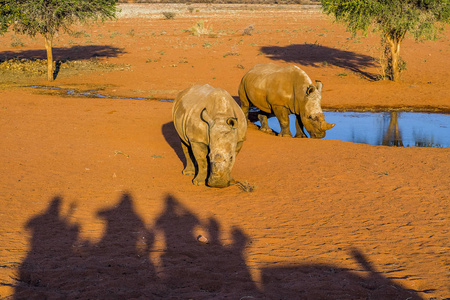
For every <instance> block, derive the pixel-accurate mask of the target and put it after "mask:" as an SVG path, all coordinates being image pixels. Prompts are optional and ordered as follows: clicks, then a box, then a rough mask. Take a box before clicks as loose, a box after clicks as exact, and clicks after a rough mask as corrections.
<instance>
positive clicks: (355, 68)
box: [261, 44, 378, 80]
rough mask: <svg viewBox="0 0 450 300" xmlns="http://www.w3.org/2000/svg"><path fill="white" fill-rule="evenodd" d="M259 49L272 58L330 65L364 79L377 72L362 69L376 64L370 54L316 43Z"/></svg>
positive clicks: (372, 77) (373, 75)
mask: <svg viewBox="0 0 450 300" xmlns="http://www.w3.org/2000/svg"><path fill="white" fill-rule="evenodd" d="M261 51H262V52H263V53H264V54H266V55H267V56H268V57H269V58H270V59H273V60H284V61H286V62H291V63H295V64H299V65H302V66H312V67H320V66H324V65H332V66H336V67H340V68H343V69H347V70H350V71H352V72H355V73H358V74H360V75H361V76H363V77H364V78H366V79H369V80H375V79H376V77H377V74H373V73H369V72H366V71H364V69H365V68H369V67H376V66H378V64H377V63H376V61H375V59H374V58H373V57H371V56H368V55H364V54H358V53H355V52H351V51H345V50H339V49H336V48H330V47H326V46H321V45H318V44H296V45H289V46H285V47H280V46H266V47H261Z"/></svg>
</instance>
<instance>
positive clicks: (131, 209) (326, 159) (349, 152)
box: [0, 4, 450, 299]
mask: <svg viewBox="0 0 450 300" xmlns="http://www.w3.org/2000/svg"><path fill="white" fill-rule="evenodd" d="M186 7H187V6H183V5H178V6H176V5H172V6H158V5H152V6H148V5H147V6H145V5H141V6H139V5H137V4H128V5H123V6H122V8H123V11H122V15H121V17H120V18H119V19H118V21H113V22H106V23H105V24H104V25H91V26H80V27H79V28H77V31H78V33H79V34H77V35H72V36H69V35H66V34H61V35H60V36H59V37H58V39H57V41H56V45H55V56H56V59H60V60H62V59H68V58H69V59H70V60H89V59H91V58H92V57H96V58H97V59H98V60H100V61H102V62H105V63H106V62H109V63H113V64H117V65H130V67H129V68H128V67H126V68H119V69H105V70H99V69H93V70H84V69H83V70H78V71H77V72H70V71H69V70H66V69H62V70H61V71H60V72H59V74H58V76H57V79H56V81H54V82H52V83H51V85H52V86H56V87H62V88H74V89H77V90H79V91H86V90H98V92H99V93H102V94H104V95H109V96H126V97H144V98H148V99H150V98H162V99H173V98H174V96H175V95H176V93H177V92H179V91H180V90H182V89H184V88H186V87H188V86H190V85H192V84H196V83H209V84H211V85H213V86H217V87H223V88H225V89H227V90H228V91H229V92H230V93H231V95H232V96H237V87H238V84H239V81H240V79H241V77H242V76H243V74H244V73H245V72H246V71H248V70H249V69H250V68H251V67H252V66H253V65H254V64H257V63H266V62H276V63H278V64H281V65H287V64H292V63H295V64H298V65H300V66H302V68H303V69H304V70H305V71H306V72H307V73H308V74H309V76H310V77H311V78H312V79H313V80H321V81H322V82H323V83H324V92H323V100H322V101H323V107H325V108H332V109H356V108H362V107H364V108H366V109H375V108H409V109H416V110H438V111H447V112H448V111H450V94H449V91H450V89H449V84H450V80H449V78H450V76H449V75H450V74H449V73H450V71H449V70H450V68H449V64H448V57H449V55H450V47H449V37H450V35H449V31H448V30H447V31H446V33H445V34H444V35H443V36H442V38H441V39H440V40H438V41H435V42H423V43H416V42H414V41H413V40H412V39H411V38H408V39H407V40H406V41H405V42H404V45H403V49H402V54H403V58H404V60H405V61H406V62H407V70H406V71H405V73H404V75H403V81H402V82H401V83H393V82H387V81H373V80H371V79H370V78H373V77H375V76H376V75H377V74H379V69H380V67H379V65H378V63H377V62H376V61H377V59H378V58H379V55H380V49H379V37H378V36H377V35H376V34H372V33H370V34H369V35H368V37H359V38H357V39H351V35H350V34H349V33H347V32H346V31H345V28H344V27H343V26H342V25H339V24H335V23H333V22H332V21H331V20H330V19H329V18H328V17H326V16H324V15H322V14H321V13H320V12H318V11H317V10H306V11H305V10H302V11H299V10H300V8H299V7H298V6H286V7H285V6H280V7H277V6H258V7H243V6H238V7H237V6H219V9H216V8H217V7H216V6H211V5H197V6H196V9H195V10H193V12H192V13H190V12H188V10H187V8H186ZM145 8H146V9H145ZM149 8H151V9H149ZM136 9H138V10H136ZM165 10H171V11H174V12H176V16H175V18H174V19H172V20H164V19H163V16H162V14H161V11H165ZM200 20H205V21H206V22H205V24H206V25H207V26H211V28H212V31H213V33H212V34H209V35H206V36H193V35H190V34H189V32H186V30H188V29H189V28H191V27H192V26H194V25H195V24H196V23H197V22H198V21H200ZM249 25H253V27H254V30H253V32H251V34H250V35H243V32H244V29H245V28H247V27H248V26H249ZM17 39H20V41H21V42H22V43H23V44H24V47H22V48H14V47H12V46H10V45H11V43H12V41H17ZM1 42H2V46H1V50H0V57H2V58H5V59H8V58H12V57H17V56H19V57H26V58H43V57H44V50H43V42H42V41H41V39H29V38H26V37H22V36H17V37H15V36H14V35H13V34H11V33H9V34H6V35H5V36H3V37H1ZM15 45H17V43H15ZM11 78H12V77H11ZM11 78H8V77H7V76H6V77H4V78H3V79H2V80H1V89H0V136H1V142H0V145H1V149H2V151H1V154H2V155H1V156H0V165H1V166H2V167H1V168H0V178H1V181H0V191H1V192H0V195H1V196H0V201H1V204H2V209H1V211H0V217H1V225H0V226H1V227H0V240H1V244H0V298H12V297H16V299H133V298H136V299H138V298H139V299H155V298H156V299H158V298H161V299H225V298H228V299H253V298H256V299H263V298H266V299H421V298H422V299H444V298H449V297H450V284H449V282H450V273H449V269H450V254H449V253H450V252H449V251H450V245H449V239H450V233H449V228H450V224H449V217H450V213H449V212H450V207H449V199H448V198H449V186H450V175H449V167H450V162H449V158H450V150H449V148H444V149H436V148H414V147H413V148H389V147H384V146H369V145H363V144H354V143H348V142H342V141H335V140H313V139H289V138H279V137H276V136H270V135H267V134H264V133H261V132H259V131H258V130H257V128H256V127H254V126H251V127H249V129H248V134H247V141H246V142H245V144H244V147H243V149H242V151H241V153H240V154H239V156H238V157H237V161H236V165H235V167H234V169H233V172H232V173H233V175H234V177H235V178H236V179H237V180H238V181H241V182H244V183H245V182H247V183H248V184H249V185H251V186H254V187H255V190H254V191H253V192H245V191H243V190H241V189H240V188H238V187H237V186H232V187H229V188H225V189H213V188H208V187H197V186H193V185H192V183H191V179H192V178H191V177H189V176H183V175H182V174H181V170H182V168H183V163H184V157H183V154H182V151H181V147H180V145H179V140H178V137H177V135H176V133H175V131H174V128H173V125H172V123H171V107H172V104H171V103H170V102H161V101H155V100H147V101H143V100H126V99H98V98H87V97H73V96H67V95H63V94H58V93H59V92H58V91H50V90H49V91H47V90H38V89H33V88H30V87H28V86H29V85H48V83H47V82H46V81H45V78H46V76H45V75H42V76H39V77H26V78H20V77H15V79H11ZM336 126H339V124H337V125H336ZM199 235H202V237H201V238H200V239H199V240H197V237H198V236H199ZM205 238H206V239H207V240H208V242H205ZM409 297H410V298H409Z"/></svg>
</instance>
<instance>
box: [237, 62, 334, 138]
mask: <svg viewBox="0 0 450 300" xmlns="http://www.w3.org/2000/svg"><path fill="white" fill-rule="evenodd" d="M321 92H322V83H321V82H320V81H318V82H317V87H315V86H314V85H312V82H311V79H310V78H309V77H308V75H306V73H305V72H304V71H303V70H302V69H300V68H299V67H297V66H294V65H291V66H288V67H281V66H277V65H275V64H261V65H256V66H254V67H253V68H252V69H251V70H250V71H248V72H247V74H245V75H244V77H243V78H242V80H241V84H240V86H239V98H240V99H241V107H242V110H243V111H244V114H245V116H246V117H247V118H248V109H249V106H250V103H252V104H253V105H254V106H256V107H257V108H259V109H260V113H259V115H258V119H259V120H260V122H261V127H260V130H261V131H264V132H267V133H273V132H272V130H271V129H270V128H269V124H268V122H267V114H270V113H272V112H273V113H274V114H275V116H276V117H277V119H278V121H279V122H280V126H281V132H280V135H281V136H290V137H292V134H291V130H290V129H289V115H290V114H295V115H296V117H297V122H296V129H297V133H296V135H295V137H306V135H305V132H304V131H303V127H305V129H306V130H307V131H308V132H309V134H310V136H311V137H312V138H323V137H325V131H326V130H328V129H331V128H333V126H334V124H330V123H327V122H326V121H325V117H324V115H323V112H322V108H321V106H320V100H321V97H322V96H321Z"/></svg>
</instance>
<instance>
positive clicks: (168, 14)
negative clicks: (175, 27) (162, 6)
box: [162, 11, 176, 20]
mask: <svg viewBox="0 0 450 300" xmlns="http://www.w3.org/2000/svg"><path fill="white" fill-rule="evenodd" d="M162 14H163V16H164V19H166V20H171V19H174V18H175V16H176V13H175V12H173V11H164V12H163V13H162Z"/></svg>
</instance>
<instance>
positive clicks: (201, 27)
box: [188, 20, 214, 36]
mask: <svg viewBox="0 0 450 300" xmlns="http://www.w3.org/2000/svg"><path fill="white" fill-rule="evenodd" d="M188 31H189V32H190V33H191V34H192V35H195V36H201V35H209V36H211V35H213V34H214V31H213V30H212V28H211V27H208V26H206V25H205V21H204V20H200V21H198V22H197V24H195V25H194V26H192V27H191V28H189V29H188Z"/></svg>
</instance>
